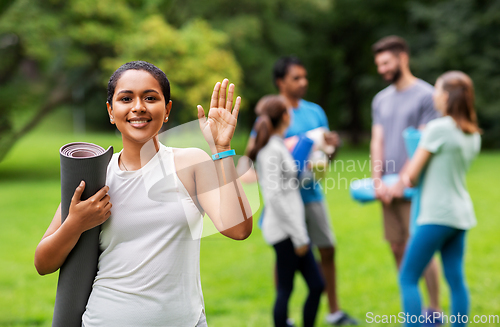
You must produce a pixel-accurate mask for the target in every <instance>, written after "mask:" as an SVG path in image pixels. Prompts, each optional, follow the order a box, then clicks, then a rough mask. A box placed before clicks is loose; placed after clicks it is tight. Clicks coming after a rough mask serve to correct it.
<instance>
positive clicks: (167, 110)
mask: <svg viewBox="0 0 500 327" xmlns="http://www.w3.org/2000/svg"><path fill="white" fill-rule="evenodd" d="M171 109H172V100H169V101H168V103H167V104H166V105H165V118H164V122H165V123H166V122H167V120H168V116H169V115H170V110H171Z"/></svg>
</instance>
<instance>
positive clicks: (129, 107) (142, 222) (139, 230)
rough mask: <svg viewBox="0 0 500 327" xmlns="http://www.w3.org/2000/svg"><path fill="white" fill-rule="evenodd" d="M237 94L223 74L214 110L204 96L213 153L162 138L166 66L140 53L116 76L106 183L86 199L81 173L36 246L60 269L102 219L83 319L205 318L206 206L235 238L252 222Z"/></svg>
mask: <svg viewBox="0 0 500 327" xmlns="http://www.w3.org/2000/svg"><path fill="white" fill-rule="evenodd" d="M226 93H227V95H226ZM233 96H234V85H233V84H230V85H229V82H228V80H227V79H225V80H223V81H222V83H220V82H218V83H216V84H215V87H214V90H213V93H212V97H211V101H210V110H209V112H208V116H205V112H204V110H203V108H202V107H201V106H198V119H199V126H200V130H201V132H202V134H203V136H204V137H205V139H206V141H207V142H208V144H209V146H210V149H211V152H212V156H210V155H208V154H207V153H205V152H204V151H202V150H201V149H197V148H186V149H181V148H172V147H166V146H164V145H163V144H161V143H160V142H159V141H158V133H159V131H160V129H161V128H162V126H163V124H164V123H165V122H167V120H168V117H169V115H170V112H171V108H172V101H170V83H169V81H168V79H167V77H166V75H165V73H164V72H163V71H161V70H160V69H159V68H157V67H156V66H154V65H153V64H150V63H147V62H144V61H133V62H129V63H126V64H124V65H122V66H121V67H119V68H118V69H117V70H116V71H115V72H114V73H113V75H112V76H111V78H110V80H109V83H108V101H107V109H108V114H109V119H110V122H111V123H112V124H115V125H116V127H117V129H118V130H119V131H120V132H121V135H122V142H123V150H122V151H120V152H119V153H115V154H114V155H113V157H112V158H111V161H110V163H109V165H108V168H107V175H106V186H105V187H104V188H102V189H101V190H100V191H98V192H97V193H96V194H95V195H94V196H92V197H91V198H89V199H88V200H85V201H81V199H80V195H81V194H82V192H83V190H84V188H85V184H84V183H81V184H80V185H79V186H78V187H77V189H76V190H75V193H74V196H73V199H72V201H71V206H70V209H69V214H68V216H67V218H66V220H65V221H64V223H62V224H61V215H60V209H58V210H57V211H56V214H55V215H54V218H53V220H52V222H51V224H50V226H49V228H48V229H47V231H46V233H45V235H44V236H43V238H42V240H41V241H40V243H39V245H38V247H37V249H36V252H35V266H36V268H37V270H38V272H39V273H40V274H48V273H52V272H55V271H57V270H58V269H59V268H60V267H61V265H62V264H63V263H64V261H65V259H66V257H67V256H68V254H69V252H70V251H71V250H72V248H73V246H74V245H75V243H76V242H77V241H78V239H79V237H80V235H81V234H82V233H83V232H84V231H86V230H88V229H90V228H92V227H94V226H97V225H100V224H102V227H101V233H100V239H99V242H100V244H99V246H100V250H101V254H100V256H99V261H98V270H97V276H96V277H95V280H94V283H93V286H92V292H91V294H90V297H89V299H88V303H87V307H86V310H85V312H84V313H83V316H82V320H81V326H85V327H97V326H106V327H122V326H176V327H177V326H193V327H194V326H200V327H201V326H207V322H206V317H205V309H204V301H203V294H202V290H201V282H200V271H199V265H200V238H201V229H202V222H203V215H204V213H207V215H208V216H209V217H210V219H211V220H212V222H213V223H214V225H215V227H216V228H217V229H218V231H219V232H220V233H221V234H223V235H225V236H227V237H229V238H231V239H235V240H243V239H245V238H247V237H248V236H249V235H250V233H251V231H252V216H251V209H250V205H249V203H248V200H247V198H246V195H245V192H244V191H243V188H242V187H241V184H240V183H239V181H238V179H237V174H236V169H235V167H234V163H233V158H232V156H233V155H234V150H231V145H230V142H231V139H232V137H233V134H234V130H235V128H236V122H237V117H238V111H239V107H240V103H241V98H240V97H237V98H236V101H235V102H234V107H233ZM150 186H151V189H152V188H153V187H154V190H155V193H154V194H155V198H154V199H153V198H152V197H151V194H150V193H149V191H150ZM111 202H112V203H113V206H111ZM68 327H72V326H68Z"/></svg>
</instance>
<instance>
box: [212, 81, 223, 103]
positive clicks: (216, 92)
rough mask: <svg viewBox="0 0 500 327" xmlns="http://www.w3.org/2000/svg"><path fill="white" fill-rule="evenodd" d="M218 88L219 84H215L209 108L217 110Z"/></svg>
mask: <svg viewBox="0 0 500 327" xmlns="http://www.w3.org/2000/svg"><path fill="white" fill-rule="evenodd" d="M220 86H221V83H220V82H217V83H215V86H214V91H213V92H212V98H211V99H210V108H217V106H218V105H219V90H220Z"/></svg>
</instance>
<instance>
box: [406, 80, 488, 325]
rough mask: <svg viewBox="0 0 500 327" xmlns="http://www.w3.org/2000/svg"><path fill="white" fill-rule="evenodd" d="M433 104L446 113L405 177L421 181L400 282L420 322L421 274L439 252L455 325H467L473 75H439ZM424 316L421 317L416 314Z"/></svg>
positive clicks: (475, 146) (476, 140)
mask: <svg viewBox="0 0 500 327" xmlns="http://www.w3.org/2000/svg"><path fill="white" fill-rule="evenodd" d="M434 104H435V106H436V108H437V109H438V110H439V111H440V112H441V113H442V114H443V117H442V118H438V119H436V120H434V121H432V122H430V123H429V124H428V125H427V126H426V128H425V129H424V131H423V133H422V138H421V140H420V143H419V145H418V148H417V150H416V152H415V154H414V156H413V159H412V160H411V161H410V163H409V166H408V169H407V171H406V172H405V174H404V175H403V176H402V177H403V181H404V182H405V184H406V185H407V186H411V185H413V184H415V183H417V182H418V180H419V175H420V173H421V171H422V170H423V168H424V167H425V166H427V170H426V173H425V176H424V180H423V189H422V199H421V207H420V213H419V216H418V218H417V224H418V227H417V229H416V231H415V233H414V235H412V237H411V239H410V241H409V245H408V249H407V251H406V253H405V255H404V257H403V262H402V265H401V273H400V277H399V282H400V286H401V297H402V302H403V307H404V311H405V312H406V313H407V314H409V315H410V317H411V316H414V317H416V318H414V319H413V322H412V321H410V322H407V324H406V325H407V326H420V325H421V324H422V322H423V320H424V319H423V318H422V317H420V312H421V300H420V294H419V290H418V285H417V284H418V279H419V278H420V276H421V275H422V272H423V270H424V268H425V267H426V266H427V264H428V263H429V261H430V259H431V258H432V257H433V255H434V253H435V252H437V251H439V252H440V253H441V259H442V262H443V269H444V275H445V277H446V280H447V282H448V285H449V286H450V293H451V294H450V295H451V309H450V312H449V314H448V316H450V317H451V316H454V319H450V321H451V322H452V326H463V325H466V323H464V319H459V315H460V316H461V317H462V318H463V316H464V315H468V314H469V308H470V304H469V292H468V290H467V285H466V281H465V273H464V252H465V238H466V234H467V231H468V230H469V229H471V228H472V227H474V226H475V225H476V217H475V214H474V208H473V204H472V200H471V198H470V196H469V193H468V192H467V187H466V182H465V175H466V173H467V170H468V169H469V167H470V165H471V162H472V160H473V159H474V158H475V157H476V156H477V155H478V153H479V151H480V147H481V137H480V132H481V130H480V129H479V127H478V124H477V118H476V113H475V110H474V88H473V84H472V80H471V79H470V77H469V76H467V75H466V74H464V73H463V72H460V71H450V72H447V73H444V74H443V75H441V76H440V77H439V78H438V79H437V81H436V86H435V91H434ZM418 318H421V319H418Z"/></svg>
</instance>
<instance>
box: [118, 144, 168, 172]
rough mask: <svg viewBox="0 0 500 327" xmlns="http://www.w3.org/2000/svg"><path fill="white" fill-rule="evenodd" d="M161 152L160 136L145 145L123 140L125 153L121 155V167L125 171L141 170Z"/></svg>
mask: <svg viewBox="0 0 500 327" xmlns="http://www.w3.org/2000/svg"><path fill="white" fill-rule="evenodd" d="M159 150H160V142H159V140H158V135H155V136H154V137H153V138H152V139H150V140H149V141H147V142H146V143H144V144H141V143H134V142H128V141H127V140H123V151H122V153H121V155H120V158H119V160H120V162H119V165H120V167H121V168H122V169H123V168H124V169H123V170H129V171H131V170H138V169H141V168H142V166H144V165H145V164H146V163H148V162H149V161H150V160H151V158H153V157H154V155H155V154H156V153H157V152H158V151H159Z"/></svg>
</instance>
